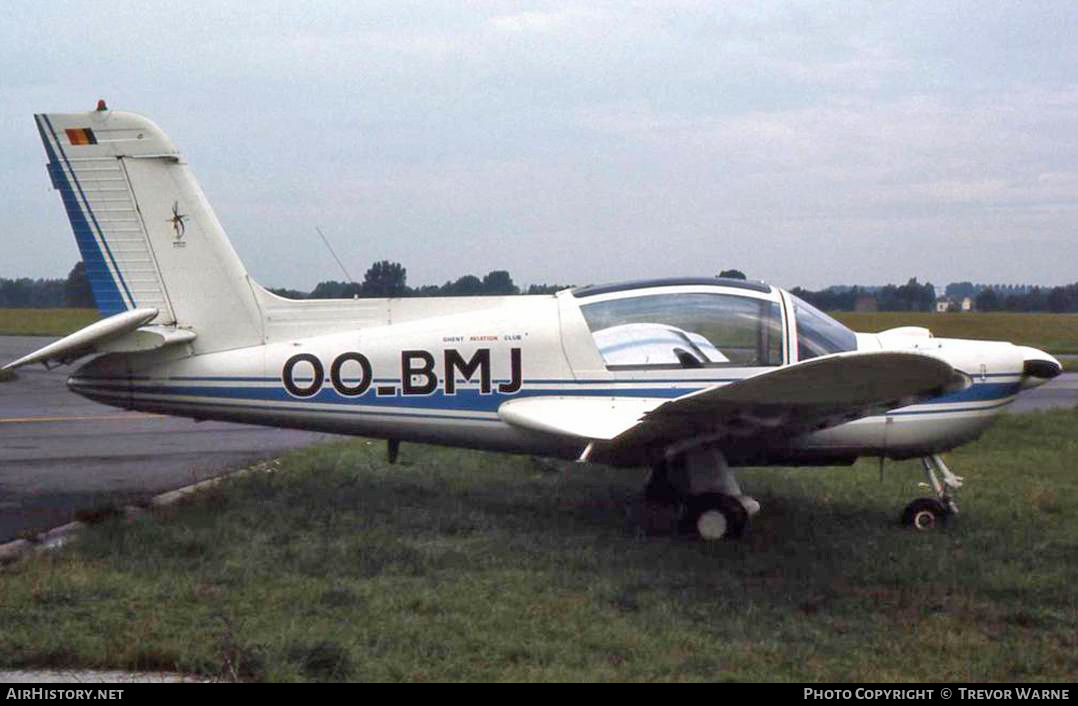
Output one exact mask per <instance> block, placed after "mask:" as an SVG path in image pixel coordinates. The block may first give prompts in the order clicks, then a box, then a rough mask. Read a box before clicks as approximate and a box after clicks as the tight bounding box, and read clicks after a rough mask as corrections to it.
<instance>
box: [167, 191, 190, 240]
mask: <svg viewBox="0 0 1078 706" xmlns="http://www.w3.org/2000/svg"><path fill="white" fill-rule="evenodd" d="M167 220H168V222H169V223H171V224H172V230H174V231H176V239H175V240H174V241H173V243H172V244H173V246H175V247H177V248H182V247H184V245H186V243H184V241H183V236H184V234H186V233H187V226H186V225H184V222H185V221H186V220H187V216H185V215H183V214H182V213H180V202H179V201H173V202H172V218H169V219H167Z"/></svg>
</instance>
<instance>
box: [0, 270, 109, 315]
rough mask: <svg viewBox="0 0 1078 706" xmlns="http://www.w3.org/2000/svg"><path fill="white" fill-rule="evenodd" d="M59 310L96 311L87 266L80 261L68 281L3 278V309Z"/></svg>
mask: <svg viewBox="0 0 1078 706" xmlns="http://www.w3.org/2000/svg"><path fill="white" fill-rule="evenodd" d="M59 307H69V308H79V309H92V308H93V307H94V295H93V294H92V293H91V292H90V282H89V280H87V279H86V267H85V266H84V265H83V264H82V261H81V260H80V261H79V262H78V263H77V264H76V265H75V266H74V267H73V268H71V272H70V273H68V275H67V278H66V279H31V278H29V277H22V278H20V279H4V278H3V277H0V308H4V309H53V308H59Z"/></svg>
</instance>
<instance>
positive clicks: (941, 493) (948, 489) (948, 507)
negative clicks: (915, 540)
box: [901, 454, 963, 531]
mask: <svg viewBox="0 0 1078 706" xmlns="http://www.w3.org/2000/svg"><path fill="white" fill-rule="evenodd" d="M921 465H923V466H924V469H925V478H927V479H928V483H922V484H921V485H922V486H925V487H927V488H931V489H932V490H934V491H935V493H936V497H935V498H917V499H916V500H914V501H913V502H911V503H910V504H909V505H907V506H906V508H905V509H904V510H903V511H902V518H901V522H902V524H903V525H905V526H907V527H913V528H914V529H917V530H922V531H927V530H931V529H935V528H937V527H941V526H943V525H944V524H945V523H946V522H947V518H948V517H950V516H951V515H957V514H958V502H957V499H956V498H955V492H956V491H957V490H958V489H959V488H961V487H962V480H963V479H962V477H961V476H956V475H955V474H954V473H951V469H949V468H947V464H946V463H944V462H943V458H941V457H940V455H939V454H933V455H931V456H925V457H924V458H922V459H921Z"/></svg>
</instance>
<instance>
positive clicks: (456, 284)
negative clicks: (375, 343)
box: [270, 260, 573, 299]
mask: <svg viewBox="0 0 1078 706" xmlns="http://www.w3.org/2000/svg"><path fill="white" fill-rule="evenodd" d="M571 286H573V285H563V284H533V285H531V286H529V287H528V288H527V289H526V290H524V291H521V288H520V287H519V286H517V285H516V283H514V282H513V278H512V277H511V276H510V275H509V272H507V271H506V270H492V271H490V272H488V273H487V274H486V275H484V276H483V277H482V278H480V277H478V276H477V275H464V276H463V277H459V278H457V279H455V280H446V282H445V284H441V285H438V284H427V285H423V286H421V287H409V286H408V270H407V269H405V267H404V266H403V265H401V264H400V263H399V262H390V261H389V260H382V261H381V262H376V263H374V264H373V265H371V267H370V269H368V270H367V272H366V273H365V274H364V275H363V281H362V282H340V281H336V280H326V281H324V282H319V283H318V284H317V285H315V288H314V289H312V290H311V291H310V292H302V291H299V290H295V289H271V290H270V291H271V292H273V293H274V294H278V295H280V296H282V297H288V298H290V299H352V298H360V299H362V298H382V297H482V296H509V295H513V294H553V293H554V292H557V291H560V290H562V289H565V288H567V287H571Z"/></svg>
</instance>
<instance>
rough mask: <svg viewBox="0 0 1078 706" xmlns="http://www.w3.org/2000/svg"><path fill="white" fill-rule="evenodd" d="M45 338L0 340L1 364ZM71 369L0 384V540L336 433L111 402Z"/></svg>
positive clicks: (23, 374) (37, 369)
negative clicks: (167, 413) (75, 385)
mask: <svg viewBox="0 0 1078 706" xmlns="http://www.w3.org/2000/svg"><path fill="white" fill-rule="evenodd" d="M51 340H53V339H49V338H40V337H27V336H0V360H2V361H4V362H7V361H10V360H14V359H16V358H18V357H19V356H22V355H25V354H26V353H28V352H30V351H33V350H36V349H37V348H39V347H41V346H43V345H45V344H46V343H48V342H49V341H51ZM71 370H72V368H71V367H69V366H65V367H63V368H60V369H57V370H52V371H46V370H45V369H44V368H42V367H41V366H28V367H26V368H21V369H19V370H18V371H17V375H18V377H17V378H16V379H15V380H13V381H10V382H0V544H3V543H5V542H7V541H9V540H12V539H15V538H16V537H18V536H23V535H29V534H36V533H38V532H41V531H43V530H46V529H49V528H51V527H55V526H57V525H62V524H65V523H68V522H71V521H72V520H73V519H74V517H75V512H76V511H77V510H83V511H85V510H93V509H101V508H104V507H107V506H113V507H115V506H121V505H124V504H141V503H145V502H147V501H148V500H149V498H150V497H152V496H154V495H157V494H158V493H161V492H164V491H168V490H173V489H175V488H179V487H181V486H186V485H190V484H192V483H196V482H198V481H201V480H205V479H207V478H213V477H216V476H218V475H221V474H222V473H225V472H226V471H228V470H230V469H235V468H237V467H240V466H245V465H250V464H251V463H254V462H257V461H259V460H263V459H266V458H269V457H272V456H277V455H280V454H281V453H282V452H285V451H288V450H290V449H295V448H299V447H302V446H306V445H309V444H313V443H316V442H318V441H322V440H325V439H328V438H333V437H332V436H331V435H328V434H319V433H314V432H306V431H296V430H290V429H273V428H268V427H258V426H250V425H246V424H229V423H226V422H195V421H193V420H191V419H181V418H177V417H164V416H159V415H151V414H143V413H141V412H127V411H124V410H119V409H115V408H113V407H107V406H105V405H102V404H98V403H96V402H91V401H89V400H87V399H84V398H82V397H80V396H78V395H76V394H74V393H72V392H70V391H69V390H68V389H67V387H66V385H65V381H66V380H67V376H68V375H69V374H70V372H71Z"/></svg>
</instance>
